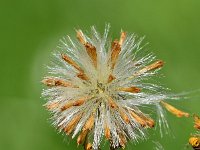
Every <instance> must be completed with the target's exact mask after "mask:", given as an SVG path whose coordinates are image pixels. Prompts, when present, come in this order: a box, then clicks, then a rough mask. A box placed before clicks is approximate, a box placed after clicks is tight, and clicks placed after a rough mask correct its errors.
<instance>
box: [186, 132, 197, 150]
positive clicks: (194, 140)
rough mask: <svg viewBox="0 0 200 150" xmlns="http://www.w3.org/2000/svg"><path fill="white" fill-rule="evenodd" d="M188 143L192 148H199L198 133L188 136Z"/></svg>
mask: <svg viewBox="0 0 200 150" xmlns="http://www.w3.org/2000/svg"><path fill="white" fill-rule="evenodd" d="M189 144H190V145H191V146H192V148H193V149H194V150H198V149H200V134H195V135H192V136H191V137H190V138H189Z"/></svg>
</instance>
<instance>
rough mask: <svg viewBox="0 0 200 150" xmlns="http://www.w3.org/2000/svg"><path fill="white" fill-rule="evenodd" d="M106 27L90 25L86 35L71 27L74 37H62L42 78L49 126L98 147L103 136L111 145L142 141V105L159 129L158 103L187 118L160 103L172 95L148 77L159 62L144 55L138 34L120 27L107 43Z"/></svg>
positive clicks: (146, 123) (145, 124)
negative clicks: (154, 116) (101, 31)
mask: <svg viewBox="0 0 200 150" xmlns="http://www.w3.org/2000/svg"><path fill="white" fill-rule="evenodd" d="M108 31H109V25H107V26H106V28H105V32H104V34H103V35H100V34H99V33H98V32H97V31H96V29H95V28H94V27H92V28H91V36H87V35H86V34H84V33H83V32H82V31H81V30H77V31H76V33H77V39H76V40H72V39H71V38H70V37H69V36H67V37H66V38H63V39H62V40H61V42H60V43H61V44H60V45H59V46H58V48H59V49H60V50H58V51H57V52H56V53H55V54H54V59H53V61H52V64H51V66H48V71H49V75H48V76H47V77H45V78H44V79H43V80H42V83H43V84H45V85H46V86H47V88H46V89H44V90H43V92H42V95H43V96H44V97H45V98H46V99H47V102H46V104H45V106H46V108H47V109H48V110H49V111H51V112H52V115H53V116H52V120H53V125H55V126H56V127H57V128H58V129H59V130H60V131H63V132H64V133H65V134H67V135H71V136H72V138H74V137H75V136H76V135H78V137H77V144H78V145H80V144H83V145H84V148H85V149H86V150H89V149H94V150H97V149H99V147H100V143H101V141H102V139H103V137H105V140H108V141H109V143H110V148H111V149H117V148H120V147H121V148H125V146H126V143H127V142H128V141H129V140H132V141H138V140H139V139H145V138H146V129H147V128H153V127H154V126H155V121H154V119H152V118H151V117H150V114H148V113H149V112H148V111H149V109H145V108H147V107H146V106H148V107H151V108H152V109H154V112H158V117H159V118H160V121H159V125H160V126H161V125H162V124H161V123H160V122H164V124H165V125H164V127H168V125H167V122H166V120H165V118H164V115H163V110H162V108H163V107H165V108H166V109H167V110H168V111H170V112H171V113H173V114H175V115H176V116H178V117H182V116H185V117H188V116H189V114H188V113H185V112H182V111H181V110H178V109H176V108H175V107H173V106H171V105H170V104H168V103H167V102H166V101H164V100H166V99H171V98H172V96H170V95H169V94H166V93H167V90H166V89H165V88H163V87H162V86H160V85H157V84H155V83H151V80H149V79H150V78H151V77H153V76H156V75H158V74H157V73H158V70H159V69H160V68H161V67H162V66H163V64H164V62H163V61H162V60H156V59H155V56H154V55H153V54H151V53H150V54H144V51H143V49H144V47H142V46H141V42H142V40H143V38H138V37H137V36H136V35H134V34H128V33H126V32H124V31H122V32H121V33H120V35H119V38H118V39H116V40H114V41H112V40H111V39H110V38H108ZM144 106H145V107H144ZM154 106H156V107H154Z"/></svg>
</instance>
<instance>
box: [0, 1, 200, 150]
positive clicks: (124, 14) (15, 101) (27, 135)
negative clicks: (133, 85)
mask: <svg viewBox="0 0 200 150" xmlns="http://www.w3.org/2000/svg"><path fill="white" fill-rule="evenodd" d="M106 22H109V23H111V26H112V28H111V30H112V31H111V32H112V34H113V36H115V37H117V36H118V35H119V31H120V30H121V29H124V30H125V31H128V32H135V33H137V34H138V35H140V36H143V35H146V39H145V41H149V42H150V44H149V49H150V50H151V51H153V52H154V53H155V54H156V55H157V56H158V58H160V59H163V60H164V61H165V62H166V64H165V67H164V68H163V69H162V71H161V72H162V73H163V74H164V75H165V76H166V77H165V78H164V79H161V80H160V81H162V83H163V84H164V85H165V86H167V87H169V88H171V89H172V91H174V92H182V91H191V90H195V89H199V87H200V78H199V75H200V63H199V62H200V57H199V56H200V1H199V0H154V1H153V0H0V64H1V67H0V84H1V86H0V149H1V150H55V149H56V150H72V149H81V148H82V147H81V148H80V147H79V148H77V146H76V141H74V140H70V139H69V138H64V137H63V136H62V135H61V134H57V132H56V131H55V129H54V128H53V127H52V126H51V125H50V123H49V121H48V120H47V118H48V117H49V114H48V112H47V111H45V110H44V108H43V107H42V105H43V104H44V100H43V99H42V98H40V93H41V89H42V86H41V84H40V80H41V79H42V77H43V75H44V73H45V69H44V68H45V67H44V64H47V63H48V62H49V58H50V55H51V54H50V53H51V52H52V51H53V50H54V49H55V47H56V45H57V44H58V40H59V39H60V38H61V37H63V36H65V35H67V34H68V35H72V36H75V32H74V28H79V27H80V28H82V29H87V30H89V27H90V26H91V25H96V26H97V28H98V29H99V30H100V31H102V30H103V28H104V25H105V23H106ZM198 95H200V94H199V93H197V94H192V97H191V98H189V99H187V100H183V101H177V102H176V103H174V105H175V106H177V107H179V108H182V109H183V110H186V111H189V112H195V113H199V114H200V99H199V96H198ZM168 121H169V123H170V126H171V131H172V134H173V135H174V136H171V135H166V136H165V137H164V138H160V136H159V130H158V129H157V130H153V131H150V134H149V135H150V137H151V138H150V139H149V140H147V141H144V142H141V143H139V144H137V145H134V144H129V146H128V147H127V149H130V150H132V149H149V150H151V149H154V146H155V144H153V143H152V140H154V141H159V142H160V143H161V144H162V145H163V147H164V148H165V149H166V150H182V149H184V148H186V149H187V146H186V144H187V142H188V138H189V136H190V133H193V132H194V130H193V124H192V122H193V121H192V119H191V118H190V119H180V118H176V117H174V116H173V115H171V114H169V113H168ZM173 137H174V138H173ZM104 149H107V147H105V148H104ZM188 149H190V148H188Z"/></svg>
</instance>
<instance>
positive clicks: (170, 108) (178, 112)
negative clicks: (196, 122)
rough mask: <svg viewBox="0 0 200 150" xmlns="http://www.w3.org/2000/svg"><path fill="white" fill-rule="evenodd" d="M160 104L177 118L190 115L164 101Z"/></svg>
mask: <svg viewBox="0 0 200 150" xmlns="http://www.w3.org/2000/svg"><path fill="white" fill-rule="evenodd" d="M160 103H161V104H162V105H163V106H164V107H165V108H166V109H167V110H168V111H169V112H171V113H172V114H174V115H176V116H177V117H189V116H190V114H189V113H187V112H183V111H181V110H179V109H177V108H175V107H174V106H172V105H170V104H168V103H166V102H164V101H160Z"/></svg>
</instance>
